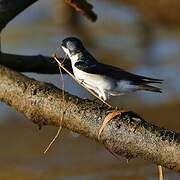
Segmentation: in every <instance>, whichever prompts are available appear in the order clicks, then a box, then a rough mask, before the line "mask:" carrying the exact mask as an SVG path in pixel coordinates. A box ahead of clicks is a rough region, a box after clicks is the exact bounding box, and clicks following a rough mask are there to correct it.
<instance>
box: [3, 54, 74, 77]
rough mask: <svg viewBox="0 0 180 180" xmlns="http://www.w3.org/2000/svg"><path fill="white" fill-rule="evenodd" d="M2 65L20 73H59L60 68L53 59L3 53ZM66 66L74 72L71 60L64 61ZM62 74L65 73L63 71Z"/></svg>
mask: <svg viewBox="0 0 180 180" xmlns="http://www.w3.org/2000/svg"><path fill="white" fill-rule="evenodd" d="M61 59H62V58H61ZM62 60H63V59H62ZM0 64H1V65H4V66H6V67H9V68H11V69H14V70H16V71H19V72H35V73H42V74H57V73H59V68H58V65H57V63H56V62H55V60H54V59H53V58H51V57H47V56H42V55H36V56H23V55H15V54H6V53H2V54H1V58H0ZM64 66H65V68H66V69H68V70H69V71H70V72H72V68H71V62H70V60H69V59H66V60H65V61H64ZM62 72H63V73H65V72H64V71H63V70H62Z"/></svg>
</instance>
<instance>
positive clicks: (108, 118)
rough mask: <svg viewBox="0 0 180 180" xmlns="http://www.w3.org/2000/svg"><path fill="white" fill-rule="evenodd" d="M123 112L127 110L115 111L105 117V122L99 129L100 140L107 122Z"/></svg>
mask: <svg viewBox="0 0 180 180" xmlns="http://www.w3.org/2000/svg"><path fill="white" fill-rule="evenodd" d="M123 112H126V111H123V110H122V111H113V112H111V113H109V114H108V115H107V116H106V117H105V118H104V121H103V124H102V126H101V128H100V129H99V133H98V140H100V135H101V133H102V131H103V130H104V128H105V126H106V124H107V123H108V122H109V121H111V120H112V119H113V118H114V117H116V116H118V115H121V114H122V113H123Z"/></svg>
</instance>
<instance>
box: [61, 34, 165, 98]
mask: <svg viewBox="0 0 180 180" xmlns="http://www.w3.org/2000/svg"><path fill="white" fill-rule="evenodd" d="M61 47H62V49H63V50H64V52H65V53H66V54H67V55H68V56H69V58H70V60H71V64H72V69H73V73H74V76H75V77H76V78H77V79H78V80H79V81H80V82H82V83H83V84H84V85H85V86H86V87H87V88H89V89H91V90H93V91H94V92H95V93H97V95H98V96H99V97H100V98H102V99H103V100H104V101H106V100H108V99H109V98H110V97H111V96H119V95H123V94H125V93H129V92H135V91H139V90H145V91H152V92H159V93H160V92H161V89H160V88H158V87H154V86H151V85H149V84H151V83H161V82H162V80H160V79H154V78H149V77H145V76H140V75H136V74H132V73H129V72H127V71H124V70H123V69H120V68H118V67H114V66H111V65H107V64H102V63H100V62H98V61H97V60H96V59H95V58H94V57H93V56H92V55H91V54H90V53H89V52H88V51H87V50H86V49H85V47H84V46H83V44H82V42H81V41H80V40H79V39H78V38H75V37H68V38H66V39H64V40H63V41H62V44H61Z"/></svg>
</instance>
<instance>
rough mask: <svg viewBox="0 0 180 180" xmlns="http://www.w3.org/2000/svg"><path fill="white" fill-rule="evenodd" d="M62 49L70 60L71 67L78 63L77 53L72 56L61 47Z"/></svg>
mask: <svg viewBox="0 0 180 180" xmlns="http://www.w3.org/2000/svg"><path fill="white" fill-rule="evenodd" d="M62 49H63V50H64V52H65V53H66V54H67V55H68V57H69V58H70V60H71V62H72V65H74V64H75V63H76V62H77V61H78V59H79V53H77V54H74V55H72V54H71V53H70V52H69V50H68V49H67V48H65V47H63V46H62Z"/></svg>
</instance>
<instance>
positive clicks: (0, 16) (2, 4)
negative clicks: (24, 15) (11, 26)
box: [0, 0, 37, 31]
mask: <svg viewBox="0 0 180 180" xmlns="http://www.w3.org/2000/svg"><path fill="white" fill-rule="evenodd" d="M36 1H37V0H24V1H22V0H0V31H1V30H2V29H3V28H4V27H5V26H6V25H7V24H8V22H9V21H11V20H12V19H13V18H14V17H15V16H17V15H18V14H19V13H20V12H22V11H23V10H24V9H26V8H27V7H28V6H30V5H31V4H33V3H34V2H36Z"/></svg>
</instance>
